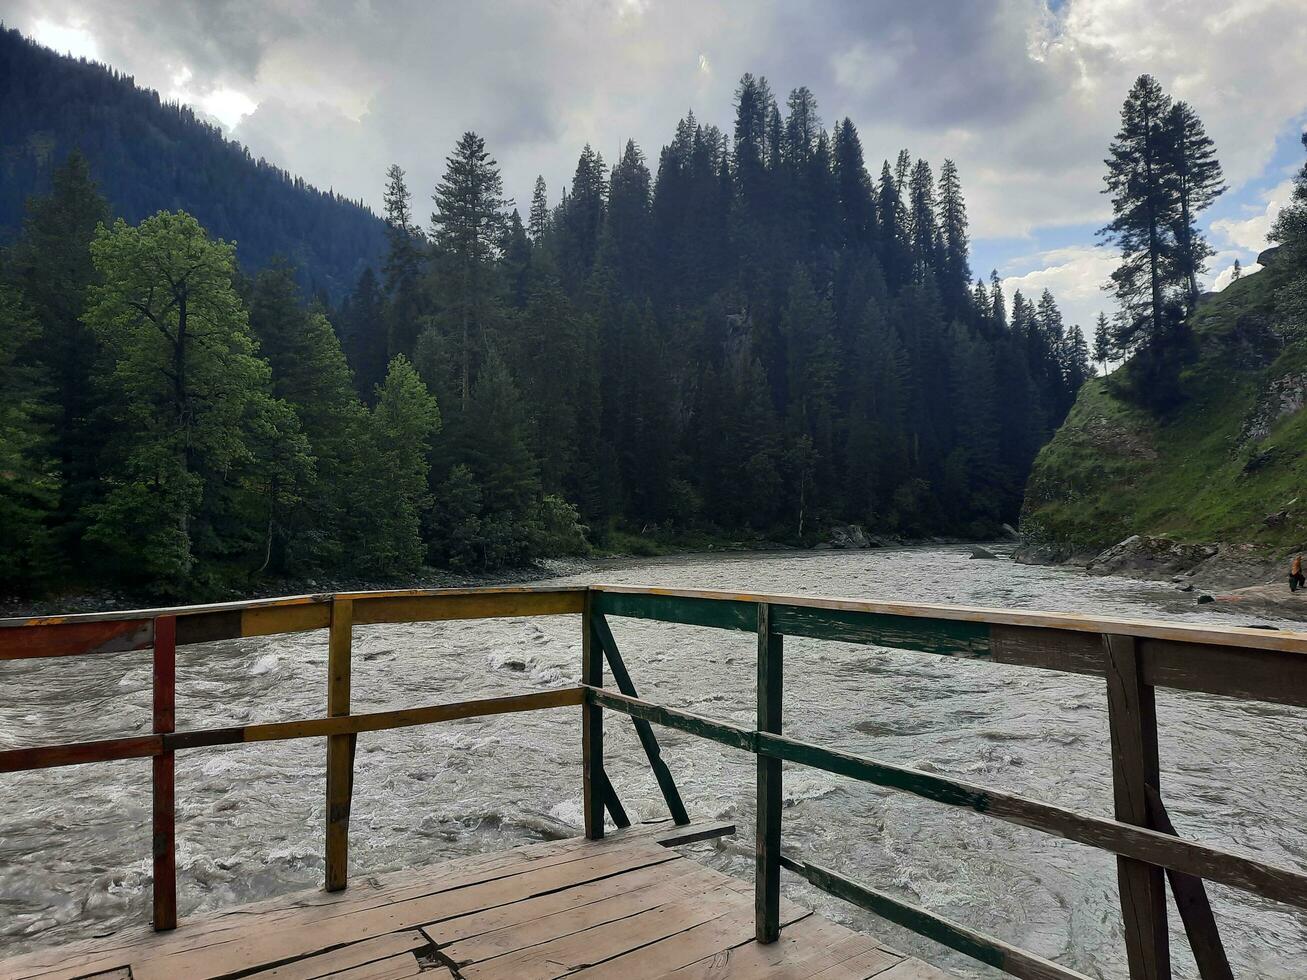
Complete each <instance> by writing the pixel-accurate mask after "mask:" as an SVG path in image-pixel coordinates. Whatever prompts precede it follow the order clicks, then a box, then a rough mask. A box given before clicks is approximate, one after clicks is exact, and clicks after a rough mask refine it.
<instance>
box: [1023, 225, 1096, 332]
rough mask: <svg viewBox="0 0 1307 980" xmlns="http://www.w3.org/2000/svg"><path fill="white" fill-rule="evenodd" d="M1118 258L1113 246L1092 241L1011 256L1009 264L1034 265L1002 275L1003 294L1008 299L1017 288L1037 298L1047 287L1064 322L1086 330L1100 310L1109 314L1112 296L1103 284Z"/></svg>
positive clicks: (1025, 294)
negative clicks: (1003, 277) (1108, 246)
mask: <svg viewBox="0 0 1307 980" xmlns="http://www.w3.org/2000/svg"><path fill="white" fill-rule="evenodd" d="M1119 261H1120V254H1119V253H1118V252H1116V251H1115V250H1113V249H1110V248H1104V247H1098V246H1094V245H1075V246H1071V247H1069V248H1057V249H1051V250H1049V251H1047V252H1041V253H1039V254H1038V255H1033V256H1027V257H1024V258H1020V259H1014V260H1013V261H1012V262H1009V263H1008V264H1007V265H1008V267H1009V268H1017V269H1028V268H1030V267H1031V266H1032V265H1033V266H1034V268H1033V269H1031V270H1030V271H1029V272H1025V273H1023V274H1021V275H1010V276H1008V277H1006V278H1005V279H1003V295H1004V296H1005V297H1006V298H1007V300H1008V302H1009V303H1011V301H1012V296H1013V294H1014V293H1015V292H1016V291H1017V290H1020V291H1021V293H1022V294H1023V295H1024V296H1025V297H1026V299H1028V300H1030V301H1032V302H1038V300H1039V296H1040V294H1041V293H1042V292H1043V291H1044V290H1045V289H1047V290H1049V291H1050V292H1052V294H1053V295H1054V296H1055V297H1056V298H1057V305H1058V307H1059V308H1060V309H1061V310H1062V318H1063V319H1064V320H1065V321H1066V323H1067V324H1068V325H1071V324H1075V323H1078V324H1080V326H1081V327H1083V328H1084V329H1085V330H1086V331H1089V330H1092V329H1093V326H1094V323H1095V322H1096V321H1097V319H1098V314H1099V312H1100V311H1101V312H1104V313H1107V314H1108V316H1109V317H1110V316H1111V314H1112V307H1113V301H1112V297H1111V296H1110V295H1109V294H1108V293H1107V292H1105V291H1104V290H1103V286H1104V284H1105V283H1106V282H1107V280H1108V276H1110V275H1111V274H1112V270H1113V269H1115V268H1116V266H1117V263H1118V262H1119Z"/></svg>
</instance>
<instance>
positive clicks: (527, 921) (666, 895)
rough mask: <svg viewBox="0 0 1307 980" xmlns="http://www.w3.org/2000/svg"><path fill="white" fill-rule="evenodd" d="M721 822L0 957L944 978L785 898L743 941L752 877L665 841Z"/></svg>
mask: <svg viewBox="0 0 1307 980" xmlns="http://www.w3.org/2000/svg"><path fill="white" fill-rule="evenodd" d="M733 830H734V828H733V827H730V826H729V825H726V824H692V825H690V826H689V827H688V828H686V827H680V828H673V827H670V826H669V825H667V824H662V825H658V826H656V827H636V828H631V829H630V830H627V831H622V832H620V833H618V834H614V835H612V836H610V837H607V838H605V839H604V840H602V841H585V840H583V839H579V838H578V839H572V840H563V841H550V842H547V843H543V844H531V845H525V846H522V847H518V848H515V849H513V850H511V851H502V852H496V853H492V854H481V855H474V856H471V857H467V858H461V859H458V860H454V861H448V862H445V863H444V864H438V865H434V866H432V867H429V868H422V869H418V870H413V871H406V872H400V873H398V874H392V875H386V876H383V877H360V878H358V879H356V880H354V881H353V882H351V884H350V885H349V888H348V889H346V890H345V891H343V892H335V893H327V892H325V891H320V890H317V891H311V892H301V893H298V894H295V895H286V896H282V897H280V898H277V899H274V900H271V901H267V902H261V903H258V904H255V905H244V906H240V907H238V908H234V909H231V910H228V911H226V912H223V913H221V914H217V915H211V916H207V917H194V916H193V917H191V918H190V919H189V920H187V919H183V920H182V923H181V925H180V927H179V928H178V929H177V930H176V931H175V932H171V933H154V932H151V931H149V930H148V928H142V929H133V930H130V931H124V932H122V933H118V934H116V935H115V936H112V937H110V938H109V939H105V940H97V941H95V942H94V943H83V944H78V945H75V946H67V947H63V948H56V949H50V950H43V951H40V952H36V953H30V954H28V955H26V956H22V957H19V958H17V959H12V960H7V961H3V962H0V978H3V980H34V978H38V977H39V978H41V980H73V978H86V977H94V978H96V980H178V978H215V977H242V978H258V980H274V978H275V980H319V978H326V977H333V978H337V980H400V978H405V977H421V978H423V980H450V978H455V977H462V978H466V980H474V978H475V980H500V978H504V980H509V978H511V980H546V978H553V977H585V978H587V980H594V978H601V977H603V978H617V980H643V978H652V977H676V978H678V980H691V978H693V980H725V978H742V977H786V978H796V980H797V978H800V977H810V978H814V980H815V978H820V980H865V978H868V977H876V978H877V980H948V978H949V976H950V975H949V974H946V973H944V972H942V971H940V970H937V969H935V968H933V967H931V966H929V965H927V964H925V963H923V962H922V961H920V960H916V959H911V958H909V957H905V956H904V955H903V954H901V953H898V952H895V951H894V950H892V949H889V948H887V947H885V946H883V945H881V944H880V943H878V942H877V941H876V940H875V939H872V938H871V937H870V936H866V935H862V934H860V933H856V932H853V931H851V930H849V929H846V928H844V927H843V926H839V925H836V924H835V923H832V922H828V921H826V920H824V919H822V918H821V917H820V916H817V915H814V914H812V913H811V912H808V911H807V910H805V909H801V908H799V907H798V906H796V905H792V904H790V903H782V907H781V921H782V925H783V929H782V932H781V939H780V941H779V942H777V943H774V944H771V945H768V946H760V945H758V944H757V943H755V942H753V939H752V937H753V888H752V884H751V883H750V882H746V881H741V880H739V879H736V878H732V877H730V876H729V875H725V874H722V873H720V872H717V871H712V870H710V869H708V868H705V867H703V866H702V865H700V864H698V863H696V862H695V861H693V860H690V859H688V858H685V857H683V856H681V855H680V854H678V853H677V852H676V851H674V850H671V849H670V846H671V845H672V844H676V843H685V842H686V841H687V840H694V839H706V838H708V837H714V836H721V835H723V834H726V833H730V832H732V831H733Z"/></svg>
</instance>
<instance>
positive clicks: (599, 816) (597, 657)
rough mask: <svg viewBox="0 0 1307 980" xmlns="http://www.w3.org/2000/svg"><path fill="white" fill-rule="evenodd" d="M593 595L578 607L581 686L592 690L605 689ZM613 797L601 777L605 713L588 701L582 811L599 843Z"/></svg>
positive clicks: (583, 732)
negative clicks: (592, 624)
mask: <svg viewBox="0 0 1307 980" xmlns="http://www.w3.org/2000/svg"><path fill="white" fill-rule="evenodd" d="M591 599H592V596H591V595H590V593H588V592H587V593H586V595H585V597H584V599H583V600H582V608H581V683H582V684H584V685H587V686H589V687H591V688H601V687H603V686H604V652H603V650H602V649H601V648H600V646H599V644H598V643H596V642H595V633H594V630H593V629H592V628H591V625H590V619H591V616H592V615H593V610H592V608H591V606H592V603H591ZM612 795H613V789H612V786H611V785H609V783H608V780H607V778H606V777H605V776H604V712H603V708H602V707H600V705H599V704H597V703H596V702H594V701H592V700H590V699H589V698H587V699H586V700H585V703H584V704H583V705H582V707H581V809H582V812H583V814H584V817H583V819H584V820H585V836H586V837H587V838H589V839H590V840H599V839H600V838H601V837H603V836H604V808H605V807H606V806H607V802H608V799H609V798H610V797H611V796H612Z"/></svg>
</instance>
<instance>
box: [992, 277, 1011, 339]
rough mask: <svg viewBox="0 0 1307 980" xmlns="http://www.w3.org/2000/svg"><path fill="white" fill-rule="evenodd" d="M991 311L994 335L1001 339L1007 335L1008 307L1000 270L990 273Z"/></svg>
mask: <svg viewBox="0 0 1307 980" xmlns="http://www.w3.org/2000/svg"><path fill="white" fill-rule="evenodd" d="M989 311H990V322H991V323H992V324H993V329H994V335H995V336H996V337H1001V336H1002V335H1003V334H1005V333H1007V307H1006V306H1005V305H1004V302H1003V281H1002V280H1001V279H999V277H998V270H997V269H993V270H991V271H990V273H989Z"/></svg>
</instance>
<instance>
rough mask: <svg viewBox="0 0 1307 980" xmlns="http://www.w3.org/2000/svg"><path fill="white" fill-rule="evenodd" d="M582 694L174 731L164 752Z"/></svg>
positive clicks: (422, 721) (383, 725)
mask: <svg viewBox="0 0 1307 980" xmlns="http://www.w3.org/2000/svg"><path fill="white" fill-rule="evenodd" d="M584 700H585V692H584V691H583V690H582V689H581V688H579V687H563V688H556V689H553V690H549V691H539V692H537V693H535V694H514V695H510V696H508V697H498V698H480V699H477V700H473V701H455V702H452V703H449V704H432V705H427V706H425V707H420V708H397V709H395V710H393V711H372V712H365V713H362V714H357V715H340V716H338V717H335V718H310V719H305V720H303V721H274V722H266V723H263V724H258V725H237V726H235V727H231V728H205V729H199V730H196V731H189V732H176V733H174V734H172V735H167V736H165V737H164V747H165V748H167V749H173V750H176V749H194V748H200V747H201V746H206V745H234V744H238V743H241V742H273V741H286V740H289V739H295V738H319V737H322V736H324V735H356V734H358V733H359V732H382V731H388V730H390V729H393V728H412V727H414V726H417V725H430V724H432V723H434V722H441V721H454V720H456V719H459V718H484V717H486V716H488V715H506V714H512V713H515V712H519V711H540V710H542V709H546V708H561V707H565V706H568V705H572V706H575V705H579V704H581V703H582V702H583V701H584Z"/></svg>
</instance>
